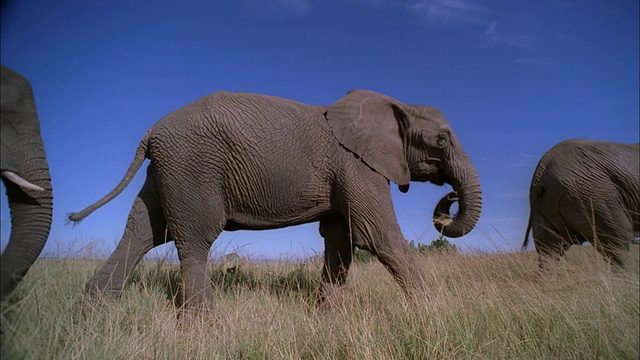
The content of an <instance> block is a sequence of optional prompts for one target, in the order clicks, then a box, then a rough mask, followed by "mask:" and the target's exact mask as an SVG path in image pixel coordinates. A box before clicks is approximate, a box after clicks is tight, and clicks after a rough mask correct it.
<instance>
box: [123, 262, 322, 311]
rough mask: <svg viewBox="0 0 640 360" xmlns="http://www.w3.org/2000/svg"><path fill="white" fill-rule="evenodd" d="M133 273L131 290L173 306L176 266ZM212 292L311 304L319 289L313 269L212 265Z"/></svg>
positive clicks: (151, 266) (176, 293)
mask: <svg viewBox="0 0 640 360" xmlns="http://www.w3.org/2000/svg"><path fill="white" fill-rule="evenodd" d="M140 265H142V266H138V267H136V269H135V270H134V271H133V272H132V274H131V278H130V281H129V285H130V286H136V287H141V288H147V289H153V290H155V291H158V292H162V293H166V295H167V300H169V301H171V302H173V303H176V301H177V300H178V298H179V294H180V282H181V277H180V268H179V266H178V265H176V264H167V263H158V264H140ZM209 278H210V280H211V285H212V286H213V288H214V289H215V290H216V291H218V292H219V293H221V294H229V295H233V294H237V293H238V292H239V291H241V290H250V291H266V292H268V293H269V294H271V295H275V296H277V297H297V298H303V299H305V300H309V301H311V300H312V299H315V295H316V294H315V292H316V289H317V288H318V286H319V276H318V274H317V272H316V271H315V269H309V268H307V266H306V264H299V265H295V266H292V267H290V268H288V269H279V270H265V269H260V268H259V267H255V266H251V265H250V264H248V263H246V264H245V263H236V264H233V265H232V266H229V265H228V264H224V263H221V264H213V265H212V267H211V268H210V269H209Z"/></svg>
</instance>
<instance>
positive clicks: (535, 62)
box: [515, 56, 559, 68]
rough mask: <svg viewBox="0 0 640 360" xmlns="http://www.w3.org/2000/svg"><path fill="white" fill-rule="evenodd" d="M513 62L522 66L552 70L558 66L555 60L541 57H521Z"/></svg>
mask: <svg viewBox="0 0 640 360" xmlns="http://www.w3.org/2000/svg"><path fill="white" fill-rule="evenodd" d="M515 62H516V63H517V64H520V65H522V66H530V67H536V68H553V67H556V66H558V65H559V63H558V61H557V60H555V59H553V58H550V57H543V56H532V57H522V58H518V59H516V60H515Z"/></svg>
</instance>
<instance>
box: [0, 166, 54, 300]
mask: <svg viewBox="0 0 640 360" xmlns="http://www.w3.org/2000/svg"><path fill="white" fill-rule="evenodd" d="M42 173H43V174H42V175H43V177H46V179H45V178H43V179H40V180H35V181H34V180H32V182H34V183H36V184H38V185H39V186H40V187H42V188H43V189H44V191H33V190H23V189H22V188H20V187H18V186H17V185H15V184H13V183H10V182H8V181H5V187H6V189H7V197H8V199H9V209H10V212H11V236H10V237H9V243H8V244H7V247H6V249H5V250H4V252H3V253H2V261H1V268H2V271H1V273H2V277H1V281H2V284H1V285H0V300H4V299H5V298H6V297H7V296H8V295H9V294H10V293H11V291H12V290H13V289H14V288H15V287H16V286H17V285H18V282H20V280H21V279H22V277H24V275H25V274H26V273H27V271H28V270H29V268H30V267H31V265H33V263H34V262H35V261H36V259H37V258H38V256H39V255H40V252H41V251H42V249H43V248H44V245H45V243H46V241H47V238H48V237H49V231H50V229H51V219H52V215H53V196H52V192H51V180H49V179H48V177H49V171H48V170H44V171H42Z"/></svg>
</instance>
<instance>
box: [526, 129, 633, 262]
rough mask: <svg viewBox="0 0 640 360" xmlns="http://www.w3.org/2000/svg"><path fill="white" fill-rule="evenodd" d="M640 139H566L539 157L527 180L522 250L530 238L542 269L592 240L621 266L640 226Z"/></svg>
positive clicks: (604, 254)
mask: <svg viewBox="0 0 640 360" xmlns="http://www.w3.org/2000/svg"><path fill="white" fill-rule="evenodd" d="M639 153H640V145H639V144H622V143H614V142H603V141H594V140H585V139H573V140H565V141H562V142H560V143H558V144H557V145H555V146H554V147H552V148H551V149H550V150H549V151H548V152H547V153H546V154H544V156H543V157H542V159H541V160H540V162H539V163H538V166H537V167H536V169H535V172H534V174H533V179H532V180H531V187H530V190H529V202H530V206H531V212H530V215H529V222H528V224H527V229H526V232H525V237H524V242H523V243H522V250H525V249H526V247H527V244H528V242H529V234H530V232H533V240H534V244H535V247H536V251H537V253H538V260H539V266H540V268H541V269H545V268H548V267H549V266H550V265H551V264H552V263H553V262H554V261H555V260H554V259H556V260H557V259H559V258H560V257H561V256H562V255H563V254H564V253H565V252H566V251H567V250H568V248H569V247H570V246H571V245H579V244H582V243H584V242H587V241H588V242H589V243H591V244H592V245H593V246H594V247H595V248H596V249H597V250H598V251H599V252H600V253H601V254H602V255H603V256H604V257H605V259H607V260H608V261H609V262H610V263H611V264H613V265H614V266H615V267H616V268H624V266H625V265H624V263H625V255H626V254H625V253H628V252H629V248H630V243H631V240H633V238H634V234H635V233H637V232H638V231H639V230H640V170H639V166H640V165H639V163H640V159H639Z"/></svg>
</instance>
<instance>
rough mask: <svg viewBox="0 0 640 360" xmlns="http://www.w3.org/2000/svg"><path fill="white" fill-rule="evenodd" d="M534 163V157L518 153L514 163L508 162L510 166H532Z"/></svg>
mask: <svg viewBox="0 0 640 360" xmlns="http://www.w3.org/2000/svg"><path fill="white" fill-rule="evenodd" d="M535 165H536V158H535V156H533V155H530V154H519V155H518V160H517V161H516V162H515V163H511V164H509V166H511V167H533V166H535Z"/></svg>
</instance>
